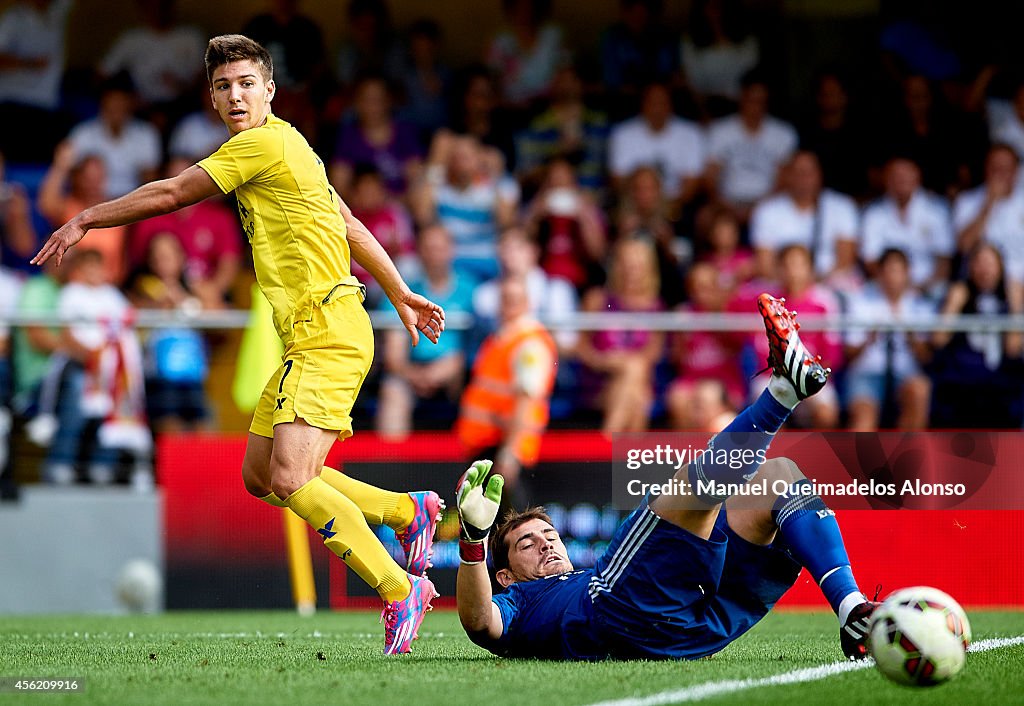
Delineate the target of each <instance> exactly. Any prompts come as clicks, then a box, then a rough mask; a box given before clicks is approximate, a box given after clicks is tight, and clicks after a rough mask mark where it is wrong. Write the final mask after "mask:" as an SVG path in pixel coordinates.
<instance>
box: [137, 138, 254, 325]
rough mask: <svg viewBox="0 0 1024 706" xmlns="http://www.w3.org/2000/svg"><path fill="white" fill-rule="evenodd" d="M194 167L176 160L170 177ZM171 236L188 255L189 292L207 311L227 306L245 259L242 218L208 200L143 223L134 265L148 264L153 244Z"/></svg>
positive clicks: (139, 232)
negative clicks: (158, 236)
mask: <svg viewBox="0 0 1024 706" xmlns="http://www.w3.org/2000/svg"><path fill="white" fill-rule="evenodd" d="M189 166H191V161H189V160H187V159H182V158H176V159H172V160H171V161H170V162H169V163H168V164H167V169H166V174H167V176H168V177H173V176H176V175H178V174H180V173H181V172H182V171H183V170H185V169H187V168H188V167H189ZM163 233H171V234H173V235H174V236H175V237H176V238H177V239H178V242H179V243H180V244H181V248H182V250H183V251H184V253H185V280H186V281H187V282H188V286H189V289H191V290H192V291H193V292H195V294H196V296H197V297H198V298H199V299H200V300H201V301H202V302H203V305H204V306H205V307H207V308H218V307H220V306H223V304H224V302H225V300H226V299H227V298H228V295H229V293H230V290H231V286H232V285H233V284H234V282H235V277H236V276H237V275H238V270H239V266H240V263H241V259H242V254H241V253H242V250H241V241H242V234H241V231H240V230H239V227H238V217H237V216H236V215H235V214H234V213H232V211H231V209H230V208H228V207H227V206H226V205H225V204H224V203H223V202H221V201H218V200H216V199H207V200H205V201H200V202H199V203H196V204H193V205H192V206H186V207H185V208H183V209H181V210H180V211H175V212H173V213H168V214H167V215H165V216H157V217H156V218H150V219H148V220H145V221H141V222H140V223H139V224H138V225H136V226H135V235H134V237H133V238H131V241H130V247H131V253H130V255H131V261H132V262H133V263H134V264H135V265H136V266H138V265H142V264H143V263H144V262H145V261H146V253H147V252H148V250H149V243H150V241H151V240H152V239H153V238H154V237H156V236H157V235H160V234H163Z"/></svg>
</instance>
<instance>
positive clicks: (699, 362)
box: [666, 262, 747, 431]
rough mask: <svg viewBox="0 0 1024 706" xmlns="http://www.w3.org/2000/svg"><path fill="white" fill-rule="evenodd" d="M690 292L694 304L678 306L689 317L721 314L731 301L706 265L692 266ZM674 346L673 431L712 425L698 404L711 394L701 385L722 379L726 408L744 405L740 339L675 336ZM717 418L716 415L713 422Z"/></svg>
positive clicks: (709, 334)
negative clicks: (675, 374) (675, 373)
mask: <svg viewBox="0 0 1024 706" xmlns="http://www.w3.org/2000/svg"><path fill="white" fill-rule="evenodd" d="M686 290H687V293H688V294H689V297H690V302H689V303H688V304H684V305H683V306H681V307H680V308H679V310H680V311H681V312H684V314H685V313H690V312H693V313H712V312H720V311H723V310H724V309H725V304H726V302H727V301H728V292H727V291H726V290H724V289H723V288H722V286H721V278H720V276H719V273H718V272H717V271H716V269H715V266H714V265H712V264H710V263H707V262H701V263H697V264H696V265H694V266H693V267H691V268H690V272H689V273H688V275H687V277H686ZM670 346H671V348H670V356H671V358H672V362H673V363H674V364H675V366H676V370H677V377H676V379H675V380H674V381H673V382H672V386H671V388H669V391H668V396H667V400H666V401H667V405H668V410H669V414H670V415H671V417H672V427H673V428H675V429H696V430H701V431H706V430H707V429H705V427H706V426H707V425H708V424H709V423H712V421H711V419H709V418H708V415H706V414H704V413H703V409H704V407H702V406H701V404H700V403H699V402H702V401H704V399H705V398H706V397H707V396H708V393H709V392H710V390H708V389H705V388H704V386H702V385H701V384H700V383H702V382H704V381H707V380H714V381H718V383H719V384H720V386H721V387H720V388H719V389H720V390H721V393H722V394H721V396H722V397H724V398H725V402H724V405H725V407H731V408H732V409H739V408H740V407H741V406H743V403H744V401H745V400H746V397H747V389H746V382H745V381H744V379H743V372H742V370H741V369H740V365H739V362H738V360H739V341H737V340H736V337H735V336H730V335H723V334H721V333H715V332H711V331H692V332H686V333H681V334H677V335H674V336H673V337H672V340H671V344H670ZM721 411H724V410H721ZM717 416H718V415H713V416H712V419H713V418H715V417H717Z"/></svg>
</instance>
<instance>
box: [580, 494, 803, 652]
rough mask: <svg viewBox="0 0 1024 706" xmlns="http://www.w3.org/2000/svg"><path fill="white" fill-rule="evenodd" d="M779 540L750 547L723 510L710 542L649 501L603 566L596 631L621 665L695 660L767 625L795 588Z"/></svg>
mask: <svg viewBox="0 0 1024 706" xmlns="http://www.w3.org/2000/svg"><path fill="white" fill-rule="evenodd" d="M800 569H801V567H800V564H798V563H797V562H796V561H795V560H794V559H793V558H792V557H791V556H790V555H789V554H788V553H787V552H786V551H785V548H784V546H783V545H782V543H781V540H776V542H775V543H773V544H772V545H769V546H760V545H756V544H751V543H750V542H748V541H746V540H745V539H743V538H741V537H740V536H738V535H737V534H736V533H735V532H733V531H732V530H731V529H730V528H729V524H728V522H727V518H726V512H725V507H724V506H723V507H722V509H721V511H720V513H719V515H718V520H717V522H716V523H715V528H714V530H713V531H712V533H711V536H710V537H709V538H708V539H701V538H700V537H697V536H696V535H694V534H691V533H690V532H687V531H686V530H684V529H682V528H681V527H677V526H676V525H673V524H672V523H671V522H667V521H666V520H663V519H661V518H659V517H658V516H657V515H655V514H654V512H652V511H651V509H650V507H649V506H648V499H647V498H645V499H644V500H643V501H642V502H641V503H640V506H639V507H637V509H636V510H634V511H633V513H632V514H631V515H630V516H629V517H628V518H627V519H626V521H625V522H624V523H623V524H622V525H621V526H620V527H619V529H618V530H617V531H616V533H615V536H614V537H613V538H612V541H611V543H610V544H609V546H608V549H607V551H606V552H605V553H604V554H603V555H602V556H601V558H600V559H598V561H597V565H596V566H595V567H594V576H593V578H592V579H591V580H590V584H589V586H588V590H589V592H590V596H591V598H592V600H593V605H594V613H595V620H596V623H597V626H596V627H597V628H598V631H599V633H600V634H601V636H602V638H603V641H604V642H605V644H607V645H609V646H610V647H611V649H612V656H613V657H616V658H620V659H634V658H638V659H697V658H699V657H705V656H707V655H710V654H714V653H715V652H718V651H720V650H721V649H722V648H724V647H725V646H726V645H728V644H729V643H730V642H732V641H733V640H735V639H736V638H738V637H739V636H740V635H742V634H743V633H745V632H746V631H747V630H749V629H750V628H751V627H753V626H754V624H755V623H757V621H758V620H760V619H761V618H763V617H764V616H765V615H766V614H767V613H768V611H769V610H771V608H772V606H774V605H775V603H776V602H777V601H778V600H779V598H781V597H782V594H783V593H785V592H786V591H787V590H788V589H789V588H790V586H792V585H793V583H794V582H795V581H796V578H797V576H798V575H799V573H800Z"/></svg>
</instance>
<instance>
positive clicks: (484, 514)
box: [456, 460, 505, 564]
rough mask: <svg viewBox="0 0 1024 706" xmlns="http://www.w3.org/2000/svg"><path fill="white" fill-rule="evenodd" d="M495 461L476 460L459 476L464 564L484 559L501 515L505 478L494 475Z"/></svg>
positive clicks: (462, 556) (460, 524) (457, 504)
mask: <svg viewBox="0 0 1024 706" xmlns="http://www.w3.org/2000/svg"><path fill="white" fill-rule="evenodd" d="M491 464H492V462H491V461H487V460H484V461H476V462H474V463H473V465H472V466H470V467H469V469H468V470H467V471H466V472H465V473H464V474H463V476H462V478H461V479H459V487H458V491H457V493H456V506H457V507H458V510H459V558H460V559H461V560H462V562H463V563H464V564H479V563H480V562H481V561H483V560H484V544H485V543H486V541H487V535H489V534H490V532H491V528H492V527H493V526H494V522H495V520H496V519H497V517H498V505H499V503H501V489H502V487H503V486H504V484H505V479H504V478H502V477H501V476H499V475H494V476H491V478H490V480H488V481H487V483H486V485H485V484H484V481H485V480H487V474H488V473H490V471H491Z"/></svg>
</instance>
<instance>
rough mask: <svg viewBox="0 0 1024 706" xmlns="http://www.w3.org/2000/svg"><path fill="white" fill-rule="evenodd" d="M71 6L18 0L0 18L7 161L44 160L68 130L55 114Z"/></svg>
mask: <svg viewBox="0 0 1024 706" xmlns="http://www.w3.org/2000/svg"><path fill="white" fill-rule="evenodd" d="M72 2H73V0H19V1H18V2H15V3H13V4H11V5H10V7H8V8H7V9H6V10H5V11H4V13H3V14H2V15H0V124H2V125H3V126H4V129H3V134H2V135H0V149H2V150H3V151H4V153H5V154H6V155H7V156H8V158H11V159H14V160H17V161H24V160H29V161H43V160H45V159H47V158H48V157H49V155H50V153H51V152H52V151H53V146H54V145H55V144H56V143H57V141H58V140H59V139H60V137H61V135H63V134H64V131H66V130H67V125H66V124H64V122H65V118H64V116H63V115H61V114H60V113H58V112H57V111H58V108H59V106H60V82H61V78H62V77H63V75H64V49H65V45H66V42H65V33H66V29H67V20H68V14H69V13H70V11H71V5H72ZM27 134H30V135H31V136H32V139H29V140H26V139H25V136H26V135H27Z"/></svg>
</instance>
